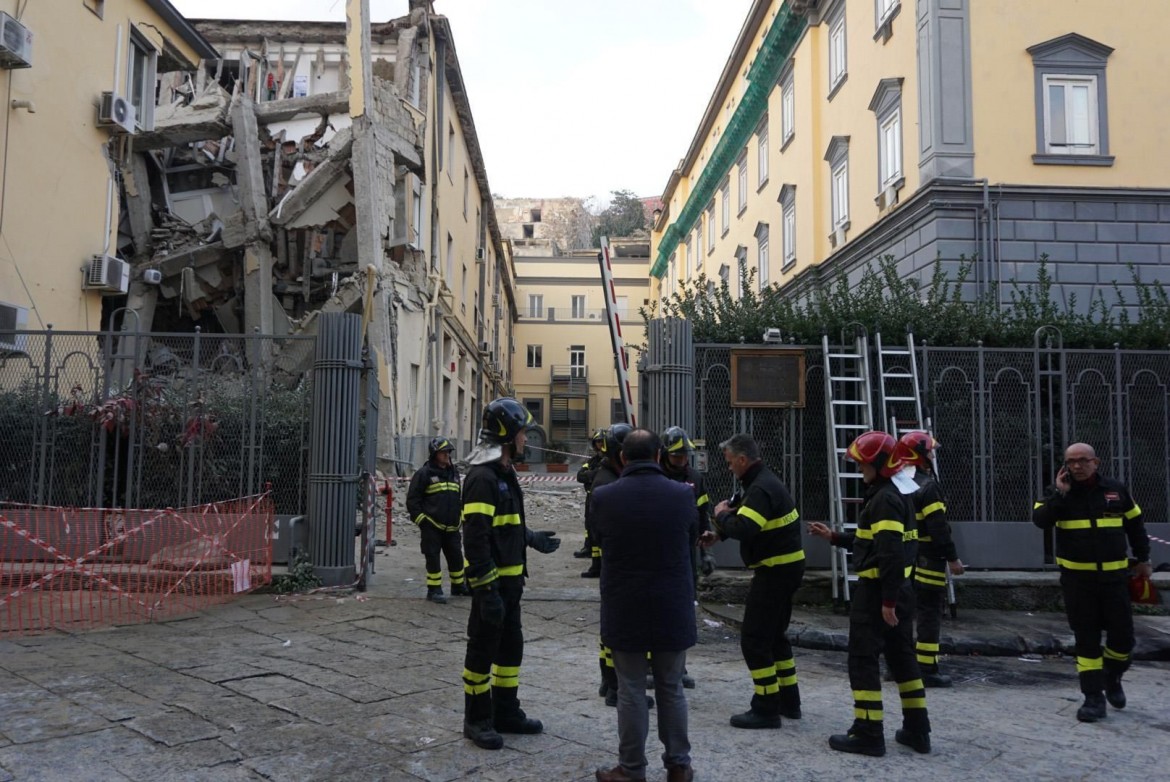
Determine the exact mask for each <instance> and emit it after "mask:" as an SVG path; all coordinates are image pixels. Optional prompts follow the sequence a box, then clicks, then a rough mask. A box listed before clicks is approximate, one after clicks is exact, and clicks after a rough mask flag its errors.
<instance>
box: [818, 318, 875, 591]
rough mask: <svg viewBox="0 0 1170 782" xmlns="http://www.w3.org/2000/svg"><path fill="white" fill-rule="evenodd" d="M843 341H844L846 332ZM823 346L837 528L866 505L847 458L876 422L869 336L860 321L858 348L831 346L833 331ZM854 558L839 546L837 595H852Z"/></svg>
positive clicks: (835, 554)
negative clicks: (849, 509)
mask: <svg viewBox="0 0 1170 782" xmlns="http://www.w3.org/2000/svg"><path fill="white" fill-rule="evenodd" d="M841 341H842V342H844V341H845V340H844V338H842V340H841ZM821 346H822V348H823V350H824V353H823V355H824V357H825V422H826V424H827V426H828V430H827V432H826V434H827V437H826V438H825V442H826V443H827V445H828V452H827V456H828V464H829V526H830V527H831V528H832V530H833V531H834V532H838V533H841V532H852V531H854V530H856V529H857V521H856V513H854V514H853V515H852V516H851V515H850V514H849V513H848V512H847V506H850V505H852V506H853V507H854V508H855V509H856V508H857V507H858V506H859V505H860V503H861V502H862V499H863V498H864V496H865V483H864V481H863V480H862V477H861V472H860V470H859V468H858V467H856V466H855V465H853V464H852V463H851V462H846V461H845V451H846V449H847V448H848V447H849V444H850V443H851V442H853V440H854V439H855V438H856V437H857V436H858V435H860V434H862V433H863V432H868V431H870V430H872V429H873V428H874V426H873V397H872V394H871V387H870V374H869V338H868V336H867V335H866V333H865V330H864V329H862V328H860V327H858V330H857V332H856V335H855V337H854V341H853V352H849V351H848V348H847V347H845V346H842V347H841V348H839V349H837V350H836V351H834V349H833V348H831V347H830V346H829V335H828V334H825V335H823V336H822V337H821ZM851 560H852V553H851V552H850V551H848V550H846V549H843V548H837V547H835V546H834V547H833V549H832V553H831V556H830V561H831V563H832V573H833V600H835V601H843V602H848V601H849V592H850V585H851V584H852V583H854V582H855V581H856V580H857V576H856V575H854V574H851V573H850V572H849V564H850V562H851Z"/></svg>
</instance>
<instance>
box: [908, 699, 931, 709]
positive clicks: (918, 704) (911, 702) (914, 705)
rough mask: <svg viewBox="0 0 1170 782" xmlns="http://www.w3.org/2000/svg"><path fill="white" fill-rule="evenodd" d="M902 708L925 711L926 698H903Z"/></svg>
mask: <svg viewBox="0 0 1170 782" xmlns="http://www.w3.org/2000/svg"><path fill="white" fill-rule="evenodd" d="M902 708H903V709H925V708H926V698H903V699H902Z"/></svg>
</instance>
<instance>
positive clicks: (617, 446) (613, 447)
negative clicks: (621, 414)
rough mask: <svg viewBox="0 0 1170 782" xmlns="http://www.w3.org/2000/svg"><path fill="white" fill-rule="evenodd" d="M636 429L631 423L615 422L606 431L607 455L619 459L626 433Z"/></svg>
mask: <svg viewBox="0 0 1170 782" xmlns="http://www.w3.org/2000/svg"><path fill="white" fill-rule="evenodd" d="M632 431H634V427H632V426H630V425H629V424H613V425H612V426H610V427H609V429H607V430H606V431H605V455H606V456H608V457H609V458H611V459H618V458H620V456H621V452H622V442H623V441H624V440H625V439H626V435H628V434H629V433H630V432H632Z"/></svg>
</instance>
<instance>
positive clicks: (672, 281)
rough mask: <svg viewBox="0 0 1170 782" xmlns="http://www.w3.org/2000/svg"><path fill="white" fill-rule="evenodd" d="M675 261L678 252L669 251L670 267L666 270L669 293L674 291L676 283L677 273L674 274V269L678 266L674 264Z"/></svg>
mask: <svg viewBox="0 0 1170 782" xmlns="http://www.w3.org/2000/svg"><path fill="white" fill-rule="evenodd" d="M677 261H678V253H677V252H674V253H671V254H670V269H669V271H668V274H670V292H671V293H674V289H675V286H676V285H677V284H678V275H677V274H675V270H676V269H677V268H678V266H677V265H676V263H677Z"/></svg>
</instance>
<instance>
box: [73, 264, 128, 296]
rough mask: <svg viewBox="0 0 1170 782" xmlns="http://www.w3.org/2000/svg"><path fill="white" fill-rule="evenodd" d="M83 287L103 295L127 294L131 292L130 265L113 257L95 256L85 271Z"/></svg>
mask: <svg viewBox="0 0 1170 782" xmlns="http://www.w3.org/2000/svg"><path fill="white" fill-rule="evenodd" d="M81 287H83V288H85V289H86V290H91V291H101V292H102V293H126V292H127V291H129V290H130V264H128V263H126V261H123V260H122V259H121V258H115V257H114V256H112V255H95V256H93V258H91V259H90V261H89V267H88V268H87V269H86V270H85V280H84V281H83V282H82V285H81Z"/></svg>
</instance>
